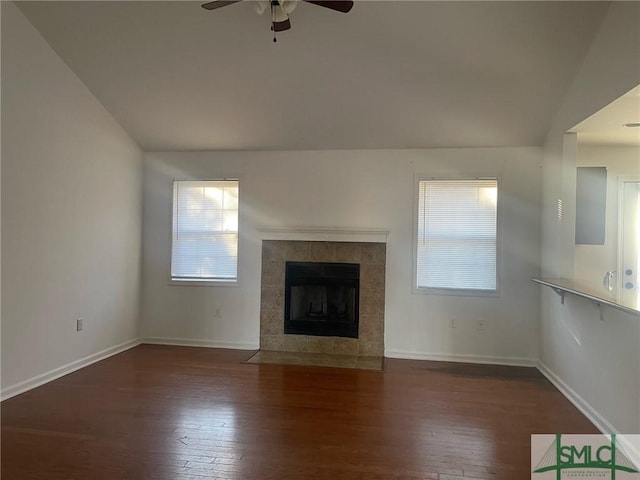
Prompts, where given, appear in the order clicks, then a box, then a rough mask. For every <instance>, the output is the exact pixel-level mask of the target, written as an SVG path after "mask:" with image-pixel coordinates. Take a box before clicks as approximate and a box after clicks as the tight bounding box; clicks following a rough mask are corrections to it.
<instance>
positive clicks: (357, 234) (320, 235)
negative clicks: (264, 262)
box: [256, 227, 389, 243]
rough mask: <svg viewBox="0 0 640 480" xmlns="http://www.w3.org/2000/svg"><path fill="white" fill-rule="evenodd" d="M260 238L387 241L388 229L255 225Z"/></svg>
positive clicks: (306, 240)
mask: <svg viewBox="0 0 640 480" xmlns="http://www.w3.org/2000/svg"><path fill="white" fill-rule="evenodd" d="M256 231H257V232H258V236H259V238H260V239H261V240H297V241H304V242H313V241H317V242H370V243H387V237H388V236H389V230H382V229H376V228H368V229H365V228H342V227H257V228H256Z"/></svg>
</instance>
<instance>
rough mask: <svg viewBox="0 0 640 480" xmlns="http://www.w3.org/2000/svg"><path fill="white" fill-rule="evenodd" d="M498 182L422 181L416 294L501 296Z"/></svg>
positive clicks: (420, 188)
mask: <svg viewBox="0 0 640 480" xmlns="http://www.w3.org/2000/svg"><path fill="white" fill-rule="evenodd" d="M497 200H498V183H497V180H496V179H495V178H494V179H473V180H419V181H418V209H417V210H418V231H417V248H416V272H417V274H416V281H417V283H416V286H417V288H418V289H441V290H462V291H469V292H496V291H497Z"/></svg>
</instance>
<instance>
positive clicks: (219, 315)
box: [213, 308, 222, 318]
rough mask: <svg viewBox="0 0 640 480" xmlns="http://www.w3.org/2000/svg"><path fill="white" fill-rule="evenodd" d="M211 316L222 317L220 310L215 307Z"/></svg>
mask: <svg viewBox="0 0 640 480" xmlns="http://www.w3.org/2000/svg"><path fill="white" fill-rule="evenodd" d="M213 316H214V317H216V318H220V317H222V310H220V309H219V308H216V311H215V312H214V314H213Z"/></svg>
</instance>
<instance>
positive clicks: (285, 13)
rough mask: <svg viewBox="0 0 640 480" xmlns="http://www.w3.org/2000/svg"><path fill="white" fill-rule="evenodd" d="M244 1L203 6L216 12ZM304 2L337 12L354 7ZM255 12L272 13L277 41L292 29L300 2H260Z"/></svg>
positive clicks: (342, 2) (322, 0) (342, 1)
mask: <svg viewBox="0 0 640 480" xmlns="http://www.w3.org/2000/svg"><path fill="white" fill-rule="evenodd" d="M241 1H243V0H214V1H213V2H208V3H205V4H203V5H202V8H204V9H206V10H215V9H217V8H222V7H226V6H227V5H231V4H233V3H239V2H241ZM302 1H303V2H307V3H312V4H314V5H318V6H319V7H324V8H328V9H330V10H335V11H336V12H341V13H347V12H349V11H350V10H351V8H352V7H353V1H347V0H333V1H332V0H302ZM254 4H255V10H256V12H257V13H259V14H260V15H262V14H263V13H264V12H265V11H266V10H267V9H270V12H271V30H272V31H273V32H274V33H273V41H274V42H275V41H276V37H275V32H284V31H285V30H289V29H290V28H291V22H290V21H289V14H290V13H291V12H293V10H294V9H295V8H296V7H297V6H298V0H258V1H256V2H254Z"/></svg>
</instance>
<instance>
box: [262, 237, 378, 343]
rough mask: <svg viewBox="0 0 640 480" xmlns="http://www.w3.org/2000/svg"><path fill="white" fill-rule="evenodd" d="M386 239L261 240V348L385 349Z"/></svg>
mask: <svg viewBox="0 0 640 480" xmlns="http://www.w3.org/2000/svg"><path fill="white" fill-rule="evenodd" d="M385 262H386V245H385V244H384V243H373V242H331V241H297V240H263V242H262V276H261V299H260V348H261V349H262V350H270V351H287V352H309V353H328V354H342V355H360V356H382V355H383V354H384V294H385Z"/></svg>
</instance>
